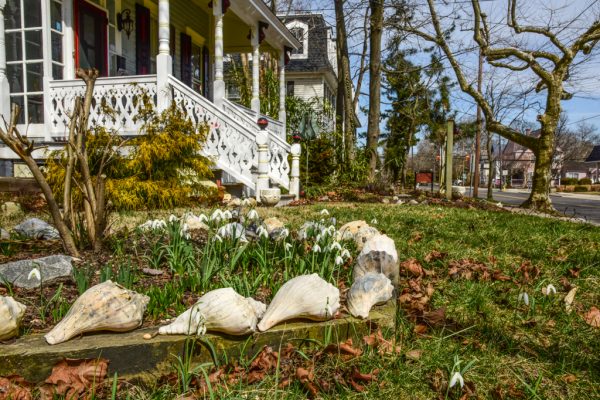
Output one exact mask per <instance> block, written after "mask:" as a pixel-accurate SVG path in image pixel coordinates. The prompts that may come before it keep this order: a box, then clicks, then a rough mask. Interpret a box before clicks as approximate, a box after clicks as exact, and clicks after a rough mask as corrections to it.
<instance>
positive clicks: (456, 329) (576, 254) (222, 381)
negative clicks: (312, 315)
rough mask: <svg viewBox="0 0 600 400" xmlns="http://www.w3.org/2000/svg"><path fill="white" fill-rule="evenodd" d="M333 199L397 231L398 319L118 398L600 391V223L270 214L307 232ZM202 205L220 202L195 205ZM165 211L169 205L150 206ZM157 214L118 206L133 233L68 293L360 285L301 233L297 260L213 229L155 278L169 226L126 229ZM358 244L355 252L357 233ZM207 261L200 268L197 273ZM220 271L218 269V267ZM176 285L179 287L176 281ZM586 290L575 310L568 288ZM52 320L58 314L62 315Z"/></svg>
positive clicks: (165, 299)
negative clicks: (105, 283)
mask: <svg viewBox="0 0 600 400" xmlns="http://www.w3.org/2000/svg"><path fill="white" fill-rule="evenodd" d="M324 208H326V209H327V210H328V211H329V216H327V218H330V217H333V218H335V219H336V221H337V227H338V228H339V227H340V226H341V225H342V224H343V223H345V222H348V221H352V220H357V219H362V220H365V221H367V222H368V223H370V224H371V225H372V226H375V227H377V229H379V230H380V231H381V232H383V233H386V234H387V235H389V236H390V237H391V238H393V239H394V241H395V243H396V247H397V250H398V255H399V258H400V262H401V282H400V290H399V293H397V295H398V296H397V299H396V303H397V305H398V308H397V310H398V311H397V322H396V327H395V329H392V330H384V331H383V332H382V335H383V337H378V336H377V333H376V331H374V333H373V334H372V335H370V336H367V337H362V336H358V337H356V338H354V340H353V342H352V343H351V344H350V343H346V344H345V345H340V346H336V343H335V340H334V339H333V338H334V337H335V335H334V334H333V335H332V336H331V338H329V340H327V341H324V342H321V343H313V344H312V345H311V346H303V347H300V346H298V345H296V344H295V345H294V347H293V348H292V347H288V346H287V344H286V343H282V346H281V348H279V349H274V351H277V352H278V353H279V354H278V355H274V354H272V353H269V352H268V351H264V352H262V353H261V354H259V355H257V357H256V358H254V359H253V360H239V361H238V362H237V363H233V361H232V360H221V362H222V365H221V366H220V367H215V366H208V365H205V366H203V368H202V369H195V370H194V369H193V367H191V366H190V367H189V368H188V369H186V368H183V367H182V364H179V367H176V368H175V367H174V372H178V373H174V374H173V375H172V376H169V377H164V379H158V380H157V383H156V386H155V387H142V386H136V385H134V384H130V383H121V384H119V385H116V386H115V387H116V388H117V389H116V392H117V395H116V398H127V397H129V398H136V399H138V398H139V399H151V398H152V399H172V398H175V397H176V396H178V395H183V394H184V393H182V392H184V391H186V390H184V389H187V395H188V397H183V396H182V397H181V398H189V399H191V398H194V397H193V396H197V397H202V396H207V397H213V398H261V399H262V398H273V399H274V398H305V397H306V396H307V395H314V396H317V397H322V398H331V399H334V398H374V399H379V398H385V397H390V398H391V396H394V397H395V398H400V399H404V398H407V399H408V398H410V399H433V398H441V399H443V398H450V399H458V398H465V399H466V398H491V399H518V398H523V399H571V398H572V399H579V398H589V399H593V398H600V327H599V326H598V325H600V316H598V319H595V318H594V316H595V314H594V311H593V310H594V308H593V307H600V228H598V227H593V226H589V225H585V224H573V223H568V222H557V221H555V220H552V219H547V218H538V217H533V216H526V215H515V214H511V213H508V212H495V211H485V210H477V209H465V208H453V207H447V206H441V205H418V206H408V205H384V204H355V203H336V204H334V203H322V204H315V205H310V206H302V207H287V208H277V209H259V210H258V211H259V214H260V215H261V217H271V216H277V217H278V218H279V219H280V220H281V221H283V222H284V223H285V224H286V225H287V226H289V227H291V228H293V229H297V228H299V227H300V226H301V225H302V224H303V223H304V222H305V221H307V220H316V221H318V220H320V219H323V218H324V217H323V215H322V214H321V211H322V210H323V209H324ZM202 211H204V212H206V213H207V214H208V213H210V212H211V211H210V210H193V212H194V213H199V212H202ZM180 213H181V211H180ZM158 216H161V217H164V216H166V214H165V215H161V214H160V213H153V215H152V216H151V217H152V218H156V217H158ZM147 218H148V214H145V213H144V214H140V213H128V214H121V215H117V216H116V220H117V221H118V224H115V225H114V229H115V230H117V231H119V232H120V233H119V232H117V233H115V235H114V236H113V237H112V239H111V240H110V241H109V249H107V252H108V253H107V254H106V255H105V257H104V258H101V261H98V262H97V263H96V264H93V263H91V264H90V266H93V267H94V268H98V267H101V268H102V269H101V272H100V273H98V274H91V275H89V278H87V279H88V281H87V283H86V282H85V279H86V278H85V276H83V275H82V274H83V272H78V274H79V275H78V276H79V278H78V279H77V281H78V282H77V284H73V285H71V286H70V287H69V285H68V284H66V285H65V289H64V290H65V292H68V291H72V292H74V294H75V295H76V294H77V292H80V291H81V290H80V289H81V288H79V285H83V286H84V287H85V286H86V285H87V286H89V285H90V284H92V283H94V282H95V281H98V280H102V277H100V276H99V275H102V274H104V275H107V274H110V276H111V277H113V279H116V280H119V279H122V280H123V281H125V283H127V282H129V284H130V285H131V286H132V287H133V288H134V289H135V290H138V291H141V292H144V293H146V294H148V295H149V296H150V297H151V308H150V310H149V315H148V318H147V319H148V321H149V323H150V324H152V323H154V322H157V321H159V320H161V319H163V318H165V317H167V316H174V315H176V314H177V313H179V312H181V311H182V310H184V309H185V308H186V307H188V306H189V305H190V304H191V303H192V302H193V299H194V295H195V294H197V293H198V292H203V291H205V290H209V289H212V288H215V287H222V286H232V287H234V288H235V289H236V290H237V291H238V292H240V293H242V294H243V295H245V296H254V297H255V298H259V299H262V300H265V301H266V302H268V301H269V300H270V299H271V298H272V295H273V293H274V292H276V290H277V289H278V288H279V286H280V285H281V284H282V283H283V282H285V280H287V279H289V278H290V277H292V276H296V275H298V274H300V273H307V272H318V273H319V274H320V275H322V276H324V277H325V278H326V280H329V281H330V282H333V283H337V285H338V286H340V287H343V286H346V287H349V286H350V285H351V268H352V263H351V261H347V262H346V264H344V265H343V266H340V267H339V268H338V267H336V266H335V264H334V262H333V260H334V257H333V256H328V255H326V254H324V253H323V254H319V255H316V256H315V255H314V253H313V252H311V251H310V249H311V247H310V243H303V242H302V241H299V240H297V239H291V238H290V239H289V240H290V243H292V242H293V243H294V247H293V249H292V250H291V251H293V252H294V255H293V257H290V258H289V259H288V258H286V257H282V256H281V254H283V253H282V251H283V250H282V249H279V250H277V249H273V250H270V247H269V248H267V247H268V246H270V245H266V244H265V243H263V242H259V243H258V244H256V245H253V247H251V248H250V250H251V251H252V252H256V253H253V254H254V255H251V254H249V255H247V253H248V252H246V251H243V252H240V254H237V253H235V252H232V251H230V250H231V249H234V248H239V247H238V246H239V244H237V243H231V244H230V246H231V247H230V248H229V250H228V254H229V255H228V256H226V257H221V258H222V259H221V258H220V257H219V256H218V254H220V253H219V252H220V251H221V250H220V249H217V248H216V246H220V245H219V244H217V243H216V242H215V241H214V240H212V239H211V238H210V237H209V238H208V239H207V238H206V237H204V238H191V240H189V242H190V243H192V247H194V248H195V249H196V250H195V251H198V252H199V254H198V255H197V257H198V258H196V262H195V263H192V264H191V265H187V266H185V270H181V271H178V272H177V271H175V272H173V275H172V277H173V279H171V280H169V281H166V282H162V283H160V282H154V281H152V280H148V279H147V277H142V274H141V272H140V270H141V268H143V267H153V268H154V267H156V268H165V269H171V270H172V269H173V268H177V267H176V266H172V265H171V264H169V260H172V258H169V257H167V256H159V255H158V254H159V253H160V249H161V248H160V243H161V242H160V241H161V237H160V235H158V236H147V235H146V236H144V235H143V234H140V233H139V232H134V231H132V230H128V231H127V233H123V229H124V228H125V227H129V228H130V229H131V228H133V227H134V226H136V225H137V224H138V223H140V222H143V221H144V220H145V219H147ZM309 242H310V241H309ZM261 243H262V244H261ZM261 246H264V248H262V249H261ZM347 246H348V248H349V249H350V250H351V253H352V255H353V256H356V251H354V249H353V248H352V244H347ZM184 247H185V246H184ZM133 249H137V253H136V252H134V251H133ZM211 249H212V250H211ZM3 251H4V252H5V253H6V248H5V249H4V250H3ZM11 251H17V250H15V249H14V248H13V249H12V250H11ZM19 251H24V250H23V249H19ZM39 251H40V252H43V251H45V250H43V249H41V250H39ZM186 251H187V250H186ZM211 252H212V253H211ZM34 253H35V252H34ZM183 253H184V251H182V254H183ZM211 254H212V255H211ZM182 257H184V256H182ZM235 257H237V258H235ZM315 257H317V258H316V259H315ZM260 259H264V261H262V262H258V261H257V260H260ZM234 261H235V262H234ZM98 263H99V264H98ZM235 263H238V264H239V265H245V267H244V268H237V267H235V266H234V265H233V264H235ZM100 264H102V265H100ZM184 264H185V262H184V261H182V263H180V264H177V265H184ZM106 265H109V267H108V268H107V267H106ZM127 265H128V266H127ZM226 265H229V267H226ZM219 266H220V267H219ZM194 268H199V269H200V270H201V271H200V272H199V273H196V274H195V275H194V274H192V273H190V271H193V270H194ZM209 268H210V269H214V268H216V269H217V270H219V271H216V272H214V273H212V274H209V275H207V274H206V273H205V272H206V270H207V269H209ZM192 275H194V276H195V278H194V279H188V278H185V279H179V277H189V276H192ZM196 275H197V276H196ZM175 277H178V279H174V278H175ZM159 283H160V284H159ZM170 285H173V286H178V287H172V288H171V289H167V288H168V287H169V286H170ZM548 285H552V286H553V287H554V288H555V289H556V293H554V291H553V290H552V289H551V288H552V287H549V286H548ZM180 286H185V289H184V290H182V289H181V287H180ZM573 288H577V290H576V293H575V297H574V300H573V302H572V304H571V307H570V312H567V310H566V307H565V302H564V300H563V299H564V297H565V296H566V295H567V293H569V292H571V293H573V291H572V289H573ZM53 290H54V292H53V293H55V292H56V288H54V289H53ZM544 293H548V294H547V295H546V294H544ZM51 294H52V293H48V295H51ZM66 308H68V306H67V307H66ZM55 309H56V307H55V308H53V310H55ZM59 311H60V310H59ZM63 311H64V310H63ZM36 312H38V311H36ZM61 315H62V314H61V312H59V313H58V314H57V315H56V317H60V316H61ZM31 318H34V317H33V316H30V319H31ZM38 319H39V318H38ZM46 319H47V320H48V321H49V323H51V322H52V320H53V314H52V312H49V315H47V316H46ZM44 329H47V327H46V326H41V327H40V330H44ZM327 345H329V346H327ZM332 346H333V348H334V349H335V351H331V349H332ZM269 360H270V361H271V362H270V363H269ZM225 364H228V366H225ZM183 372H187V373H183ZM192 372H193V373H192ZM304 372H306V373H304ZM455 372H462V377H463V379H464V386H463V387H462V389H461V388H460V385H459V384H457V385H455V386H454V387H453V388H449V387H448V386H449V385H448V383H449V381H450V379H451V377H452V376H453V375H454V373H455ZM253 374H254V375H253ZM250 376H255V377H256V376H259V377H260V379H257V380H252V379H249V377H250ZM183 377H186V378H185V379H184V378H183ZM183 381H185V382H183ZM249 381H252V382H253V383H251V384H249V383H248V382H249ZM207 382H209V383H210V384H208V383H207ZM184 383H186V384H185V385H184ZM110 392H111V390H110V388H109V389H107V393H108V395H107V396H109V397H110ZM0 395H1V394H0ZM0 398H1V397H0Z"/></svg>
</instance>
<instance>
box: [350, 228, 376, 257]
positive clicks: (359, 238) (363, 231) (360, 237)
mask: <svg viewBox="0 0 600 400" xmlns="http://www.w3.org/2000/svg"><path fill="white" fill-rule="evenodd" d="M379 234H380V233H379V231H378V230H377V228H373V227H372V226H368V225H367V226H363V227H362V228H360V229H359V230H358V232H356V234H355V235H354V243H355V244H356V250H358V251H362V249H363V247H364V246H365V243H367V242H368V241H369V240H371V239H372V238H374V237H375V236H377V235H379Z"/></svg>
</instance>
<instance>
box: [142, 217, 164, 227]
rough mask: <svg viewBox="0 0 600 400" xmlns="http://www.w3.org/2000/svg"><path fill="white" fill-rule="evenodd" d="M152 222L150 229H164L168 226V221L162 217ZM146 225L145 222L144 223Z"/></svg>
mask: <svg viewBox="0 0 600 400" xmlns="http://www.w3.org/2000/svg"><path fill="white" fill-rule="evenodd" d="M149 222H150V229H162V228H166V227H167V223H166V222H165V221H163V220H162V219H155V220H153V221H149ZM144 225H145V224H144Z"/></svg>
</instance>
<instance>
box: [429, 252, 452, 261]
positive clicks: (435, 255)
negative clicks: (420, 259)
mask: <svg viewBox="0 0 600 400" xmlns="http://www.w3.org/2000/svg"><path fill="white" fill-rule="evenodd" d="M447 255H448V253H442V252H439V251H437V250H433V251H432V252H431V253H429V254H427V255H426V256H425V258H424V260H425V262H432V261H436V260H443V259H444V258H446V256H447Z"/></svg>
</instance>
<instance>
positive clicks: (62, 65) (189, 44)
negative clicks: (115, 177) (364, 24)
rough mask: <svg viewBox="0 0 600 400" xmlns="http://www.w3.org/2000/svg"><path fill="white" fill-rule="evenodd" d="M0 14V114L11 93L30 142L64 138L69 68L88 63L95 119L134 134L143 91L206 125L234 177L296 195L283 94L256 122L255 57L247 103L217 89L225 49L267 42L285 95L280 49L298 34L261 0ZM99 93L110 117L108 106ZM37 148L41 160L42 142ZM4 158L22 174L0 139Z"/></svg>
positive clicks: (25, 2) (90, 5) (120, 2)
mask: <svg viewBox="0 0 600 400" xmlns="http://www.w3.org/2000/svg"><path fill="white" fill-rule="evenodd" d="M0 21H2V23H3V24H2V25H3V26H2V25H0V88H1V91H0V113H1V114H2V115H3V116H4V117H5V118H6V119H8V116H9V113H10V107H11V103H17V104H19V105H20V106H21V108H22V114H21V120H20V122H21V125H20V126H19V128H20V130H21V132H26V134H27V136H28V137H30V138H32V139H33V140H35V141H36V143H40V142H41V143H44V144H46V145H48V147H49V148H50V149H58V148H60V147H61V142H63V141H64V139H65V137H66V130H67V126H68V123H69V110H70V108H71V107H72V105H73V100H74V97H75V96H78V95H81V94H82V93H83V89H84V86H83V82H82V81H80V80H76V79H75V70H76V68H79V67H81V68H92V67H93V68H97V69H98V70H99V71H100V74H101V78H100V79H98V81H97V82H96V89H95V93H94V97H95V102H94V105H93V109H92V112H91V118H90V124H91V125H94V124H102V125H103V126H105V127H107V128H109V129H115V130H118V131H119V132H120V133H121V134H123V135H136V134H138V132H139V128H140V123H139V122H138V121H136V119H135V116H136V113H137V110H138V107H139V106H140V102H138V101H137V99H138V96H140V95H141V94H145V93H146V94H150V96H151V98H152V100H153V102H154V105H155V107H156V108H157V109H158V110H162V109H165V108H166V107H168V105H169V104H171V101H175V102H176V103H177V104H178V105H179V107H181V108H182V109H184V110H185V112H186V113H187V114H188V116H189V117H190V118H191V119H192V120H193V121H194V122H196V123H207V124H208V125H209V126H210V133H209V138H208V141H207V144H206V147H205V149H204V152H205V153H206V155H208V156H210V157H212V158H213V160H214V161H215V165H216V168H217V169H220V170H222V171H223V172H224V173H225V175H227V176H228V177H229V178H230V179H231V180H234V181H236V182H239V183H241V184H243V185H245V186H246V187H247V188H249V189H251V190H255V189H260V188H264V187H268V186H269V185H270V184H275V185H279V186H282V187H284V188H286V189H289V190H290V192H291V193H293V194H297V184H296V183H295V182H296V180H297V179H298V178H297V175H298V173H297V171H291V170H294V168H290V164H289V162H288V156H289V155H290V153H293V155H292V164H294V162H296V163H297V159H298V157H299V149H296V148H293V146H290V145H289V144H288V143H287V142H286V140H285V139H286V132H285V110H284V109H283V104H284V101H282V102H281V104H282V110H281V112H280V118H279V121H275V120H272V119H269V125H268V128H267V130H266V131H264V132H259V128H258V127H257V125H256V121H257V118H258V117H259V116H260V115H259V110H260V102H259V99H258V89H259V85H260V82H259V73H258V72H259V71H258V65H257V68H255V69H254V70H253V102H252V109H253V110H252V111H250V110H246V109H243V108H241V107H238V106H237V105H236V104H233V103H230V102H229V101H228V100H227V99H225V95H224V94H225V85H224V82H223V56H224V54H225V53H228V52H236V53H237V52H251V53H252V54H253V55H255V56H256V57H259V56H260V52H261V51H267V50H268V51H270V52H277V53H278V54H279V65H278V68H279V77H280V82H281V84H280V98H281V99H284V98H285V89H286V86H285V84H284V82H285V62H284V60H285V59H286V55H285V54H286V52H290V51H291V50H293V49H295V48H298V47H300V43H299V42H298V41H297V40H296V38H295V37H294V36H293V34H292V33H291V32H290V31H289V30H288V29H287V28H286V27H285V25H284V24H283V23H282V22H281V21H280V20H279V19H278V18H277V17H276V16H275V15H274V14H273V13H272V12H271V11H270V10H269V8H268V7H267V6H266V5H265V4H264V3H263V1H262V0H235V1H231V0H212V1H211V0H0ZM249 31H250V32H251V34H250V35H248V32H249ZM102 104H108V105H110V106H111V107H112V108H113V109H114V110H115V111H116V113H117V116H116V117H109V116H107V115H105V114H104V113H103V112H102ZM36 156H39V158H40V160H43V158H44V156H45V153H44V152H43V151H40V152H39V154H36ZM259 159H260V160H262V161H259ZM265 160H266V161H265ZM0 162H1V163H2V165H1V166H0V167H1V168H0V171H2V170H3V171H4V172H9V173H11V174H15V173H17V174H18V173H19V168H18V158H17V157H16V156H15V154H13V153H12V152H11V151H10V150H9V149H8V148H7V147H5V146H3V145H2V147H0ZM261 164H264V166H263V167H262V169H261ZM267 165H268V168H267V169H266V170H264V168H266V166H267ZM296 169H297V168H296ZM290 172H291V175H292V182H291V183H290Z"/></svg>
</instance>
